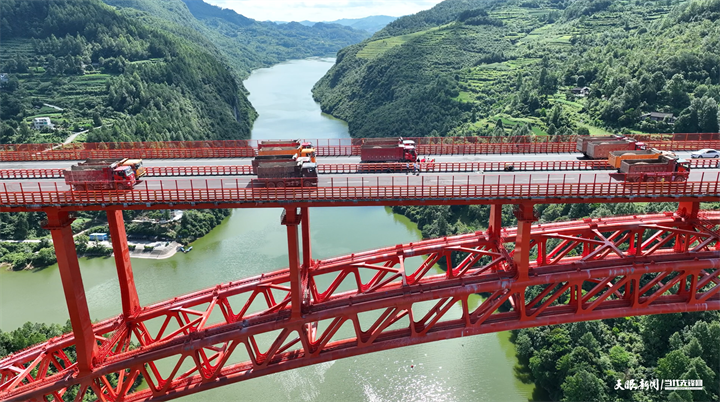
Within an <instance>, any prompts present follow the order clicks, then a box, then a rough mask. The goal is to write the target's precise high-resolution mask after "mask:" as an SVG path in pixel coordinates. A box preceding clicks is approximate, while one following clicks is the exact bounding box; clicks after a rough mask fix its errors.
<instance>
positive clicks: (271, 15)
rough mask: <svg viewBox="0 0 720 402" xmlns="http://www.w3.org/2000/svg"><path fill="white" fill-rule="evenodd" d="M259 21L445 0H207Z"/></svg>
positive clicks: (398, 11) (410, 10)
mask: <svg viewBox="0 0 720 402" xmlns="http://www.w3.org/2000/svg"><path fill="white" fill-rule="evenodd" d="M205 1H206V2H207V3H210V4H213V5H216V6H220V7H223V8H230V9H232V10H235V12H237V13H238V14H242V15H244V16H246V17H249V18H253V19H256V20H259V21H267V20H270V21H303V20H309V21H334V20H339V19H341V18H363V17H369V16H371V15H390V16H394V17H399V16H403V15H409V14H415V13H417V12H419V11H422V10H427V9H429V8H432V7H433V6H434V5H436V4H437V3H440V2H441V1H442V0H365V1H362V0H205Z"/></svg>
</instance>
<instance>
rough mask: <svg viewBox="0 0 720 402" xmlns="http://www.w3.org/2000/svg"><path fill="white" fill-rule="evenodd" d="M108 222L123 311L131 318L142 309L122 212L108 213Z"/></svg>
mask: <svg viewBox="0 0 720 402" xmlns="http://www.w3.org/2000/svg"><path fill="white" fill-rule="evenodd" d="M107 220H108V225H109V227H110V237H111V239H112V247H113V253H114V255H115V268H116V269H117V273H118V282H119V283H120V298H121V300H122V311H123V315H124V316H125V317H130V316H131V315H133V314H134V313H135V312H136V311H138V310H139V309H140V299H139V298H138V294H137V289H136V288H135V278H134V276H133V271H132V264H131V263H130V249H129V248H128V243H127V234H126V233H125V222H124V221H123V215H122V211H120V210H114V211H107Z"/></svg>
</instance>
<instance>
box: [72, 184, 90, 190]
mask: <svg viewBox="0 0 720 402" xmlns="http://www.w3.org/2000/svg"><path fill="white" fill-rule="evenodd" d="M75 191H87V186H86V185H84V184H76V185H75Z"/></svg>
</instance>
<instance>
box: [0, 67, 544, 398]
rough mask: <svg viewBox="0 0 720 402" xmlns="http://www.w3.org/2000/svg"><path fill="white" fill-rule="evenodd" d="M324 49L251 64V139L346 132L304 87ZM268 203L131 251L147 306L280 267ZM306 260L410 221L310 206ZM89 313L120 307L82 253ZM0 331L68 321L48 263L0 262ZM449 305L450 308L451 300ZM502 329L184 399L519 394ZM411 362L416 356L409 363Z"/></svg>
mask: <svg viewBox="0 0 720 402" xmlns="http://www.w3.org/2000/svg"><path fill="white" fill-rule="evenodd" d="M333 61H334V60H333V59H310V60H297V61H291V62H287V63H283V64H279V65H276V66H274V67H272V68H267V69H261V70H257V71H255V72H253V74H252V76H251V77H250V78H249V79H248V80H247V81H245V85H246V87H247V89H248V90H249V91H250V93H251V95H250V101H251V102H252V104H253V105H254V106H255V108H256V109H257V111H258V112H259V114H260V117H259V118H258V120H257V121H256V123H255V127H254V128H253V138H256V139H269V138H273V139H281V138H308V139H312V138H347V137H348V131H347V127H346V125H345V124H344V123H343V122H342V121H339V120H336V119H333V118H331V117H329V116H325V115H323V114H322V113H321V111H320V107H319V106H318V105H317V104H316V103H315V102H314V101H313V99H312V95H311V93H310V90H311V88H312V86H313V85H314V84H315V82H317V81H318V80H319V79H320V78H321V77H322V76H323V75H324V74H325V73H326V72H327V70H328V69H330V67H331V66H332V63H333ZM280 213H281V210H278V209H253V210H236V211H234V213H233V214H232V215H231V216H230V217H229V218H228V219H227V220H226V221H225V222H224V223H223V224H222V225H220V226H219V227H217V228H216V229H215V230H213V231H212V232H211V233H210V234H209V235H207V236H205V237H204V238H202V239H200V240H198V241H197V242H195V243H194V244H193V250H192V252H190V253H188V254H182V253H180V254H177V255H175V256H174V257H172V258H170V259H166V260H145V259H133V261H132V262H133V270H134V273H135V280H136V283H137V288H138V293H139V295H140V300H141V302H142V303H143V304H149V303H153V302H157V301H160V300H164V299H168V298H172V297H173V296H177V295H180V294H184V293H187V292H191V291H194V290H198V289H202V288H206V287H211V286H214V285H216V284H218V283H222V282H228V281H230V280H236V279H240V278H244V277H248V276H252V275H256V274H259V273H263V272H269V271H273V270H276V269H280V268H283V267H286V266H287V243H286V237H285V228H284V227H283V226H281V225H280ZM310 216H311V224H310V228H311V237H312V247H313V250H312V251H313V258H315V259H323V258H328V257H331V256H338V255H344V254H350V253H353V252H357V251H362V250H367V249H372V248H377V247H384V246H391V245H394V244H399V243H407V242H412V241H416V240H418V239H420V238H421V235H420V232H419V231H418V229H417V227H416V226H415V225H414V224H413V223H411V222H409V221H408V220H407V219H405V218H404V217H402V216H398V215H394V214H393V213H392V212H391V211H390V209H389V208H382V207H369V208H317V209H311V211H310ZM81 266H82V274H83V281H84V284H85V290H86V293H87V300H88V303H89V305H90V313H91V315H92V318H93V319H94V320H100V319H103V318H107V317H110V316H113V315H116V314H119V313H120V296H119V288H118V284H117V276H116V273H115V268H114V260H113V259H112V258H106V259H100V258H95V259H82V260H81ZM0 303H1V304H0V306H1V308H0V329H2V330H3V331H9V330H13V329H15V328H17V327H19V326H20V325H22V324H23V323H25V322H27V321H33V322H48V323H49V322H55V323H64V322H65V321H66V320H67V319H68V314H67V310H66V307H65V301H64V299H63V293H62V287H61V284H60V277H59V273H58V270H57V266H53V267H49V268H47V269H44V270H42V271H39V272H7V271H2V272H0ZM456 308H457V309H458V310H459V309H460V307H459V306H457V307H456ZM515 363H516V359H515V347H514V345H513V344H512V343H510V341H509V333H498V334H486V335H479V336H473V337H468V338H462V339H454V340H448V341H442V342H435V343H429V344H425V345H418V346H412V347H406V348H401V349H395V350H389V351H385V352H378V353H374V354H369V355H363V356H359V357H354V358H348V359H344V360H338V361H334V362H329V363H323V364H319V365H316V366H311V367H306V368H302V369H298V370H293V371H289V372H284V373H278V374H274V375H270V376H266V377H262V378H258V379H253V380H249V381H246V382H241V383H238V384H235V385H231V386H226V387H223V388H219V389H214V390H210V391H206V392H203V393H199V394H196V395H191V396H188V397H185V398H183V399H182V400H185V401H368V402H376V401H407V402H411V401H489V402H493V401H526V400H528V399H530V398H531V396H532V392H533V388H534V387H533V386H532V385H527V384H523V383H521V382H520V381H519V380H517V379H516V378H515V376H514V374H513V366H514V365H515ZM411 365H412V366H414V367H413V368H411Z"/></svg>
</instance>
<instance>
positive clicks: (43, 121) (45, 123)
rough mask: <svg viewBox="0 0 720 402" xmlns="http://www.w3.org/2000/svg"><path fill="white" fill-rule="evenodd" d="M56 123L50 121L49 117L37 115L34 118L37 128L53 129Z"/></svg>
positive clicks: (34, 124) (35, 127)
mask: <svg viewBox="0 0 720 402" xmlns="http://www.w3.org/2000/svg"><path fill="white" fill-rule="evenodd" d="M53 127H54V125H53V124H52V122H51V121H50V118H49V117H36V118H34V119H33V128H34V129H35V130H44V129H46V128H49V129H52V128H53Z"/></svg>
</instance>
